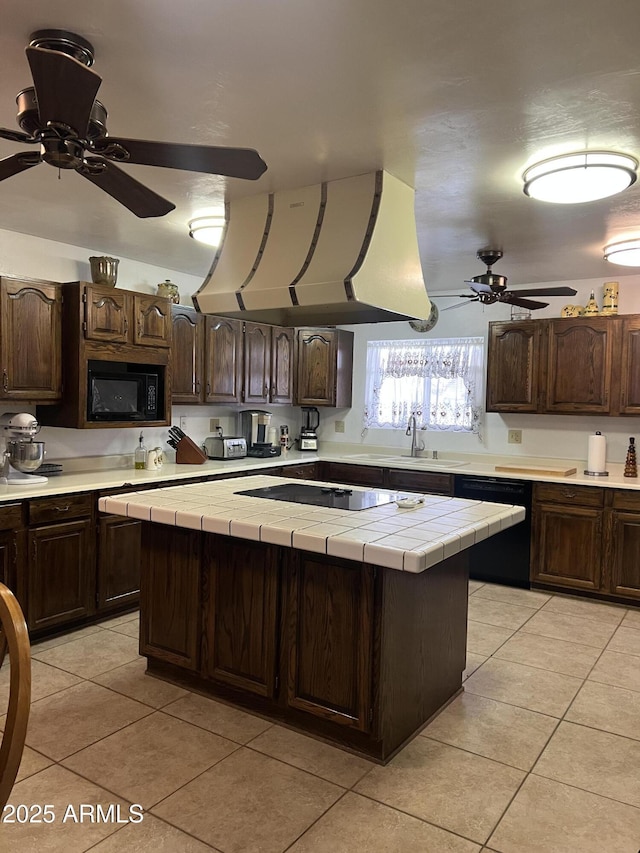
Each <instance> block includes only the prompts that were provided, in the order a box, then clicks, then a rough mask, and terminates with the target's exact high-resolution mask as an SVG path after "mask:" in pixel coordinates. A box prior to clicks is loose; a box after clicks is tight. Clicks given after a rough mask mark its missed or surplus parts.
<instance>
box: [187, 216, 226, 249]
mask: <svg viewBox="0 0 640 853" xmlns="http://www.w3.org/2000/svg"><path fill="white" fill-rule="evenodd" d="M225 223H226V220H225V218H224V216H196V218H195V219H191V220H190V221H189V237H193V239H194V240H197V241H198V242H199V243H206V245H207V246H213V247H214V248H217V247H218V246H219V245H220V242H221V241H222V235H223V234H224V227H225Z"/></svg>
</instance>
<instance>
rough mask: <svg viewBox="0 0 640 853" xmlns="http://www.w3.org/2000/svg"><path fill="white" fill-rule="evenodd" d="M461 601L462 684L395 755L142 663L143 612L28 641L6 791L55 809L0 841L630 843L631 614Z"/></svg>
mask: <svg viewBox="0 0 640 853" xmlns="http://www.w3.org/2000/svg"><path fill="white" fill-rule="evenodd" d="M469 616H470V620H469V651H468V659H467V664H468V665H467V670H466V673H465V675H466V680H465V691H464V693H463V694H462V695H461V696H459V697H458V698H457V699H456V700H455V701H454V702H453V703H452V704H451V705H450V706H449V707H448V708H447V709H446V710H445V711H444V712H443V713H442V714H440V716H439V717H438V718H437V719H436V720H434V721H433V722H432V723H431V725H430V726H428V727H427V728H425V729H424V731H423V732H422V733H421V734H420V735H419V736H418V737H416V738H415V739H414V740H413V741H412V742H411V743H410V744H408V745H407V746H406V747H405V748H404V749H403V750H402V751H401V752H400V753H399V754H398V755H397V756H396V758H394V759H393V761H391V762H390V763H389V764H388V765H387V766H386V767H379V766H377V765H374V764H373V763H371V762H369V761H367V760H364V759H362V758H357V757H355V756H352V755H349V754H348V753H346V752H343V751H342V750H339V749H335V748H334V747H331V746H328V745H326V744H323V743H320V742H318V741H315V740H313V739H311V738H308V737H305V736H303V735H300V734H297V733H295V732H292V731H289V730H288V729H285V728H283V727H281V726H278V725H272V724H271V723H269V722H268V721H265V720H263V719H261V718H259V717H255V716H252V715H250V714H246V713H243V712H241V711H237V710H235V709H233V708H230V707H228V706H226V705H224V704H222V703H219V702H215V701H213V700H211V699H207V698H204V697H202V696H200V695H196V694H193V693H190V692H188V691H186V690H182V689H180V688H177V687H174V686H172V685H169V684H166V683H164V682H162V681H158V680H156V679H153V678H151V677H149V676H147V675H145V673H144V669H145V661H144V659H142V658H140V657H139V656H138V653H137V640H136V635H137V617H136V615H135V614H130V615H126V616H122V617H118V618H116V619H112V620H110V621H108V622H104V623H102V624H101V625H100V626H96V627H91V628H86V629H84V630H82V631H77V632H75V633H74V634H69V635H67V636H66V637H63V638H57V639H55V640H50V641H47V642H44V643H40V644H37V645H35V646H34V647H33V704H32V712H31V718H30V723H29V732H28V737H27V748H26V750H25V754H24V759H23V762H22V766H21V769H20V775H19V781H18V783H17V784H16V786H15V788H14V790H13V793H12V797H11V800H10V802H11V803H12V804H13V805H16V806H17V805H18V804H23V805H27V806H33V805H34V804H39V805H45V804H48V805H50V806H51V807H52V809H51V810H50V811H52V812H53V814H54V816H55V819H54V821H53V822H52V823H50V824H47V823H36V822H34V821H33V818H34V817H37V815H36V813H35V812H34V811H33V810H32V812H31V818H32V820H31V821H30V822H26V823H12V824H8V823H4V824H3V825H1V826H0V853H4V851H7V853H8V851H21V853H31V851H33V853H36V851H38V853H40V851H45V853H49V851H51V853H81V851H86V850H93V851H96V853H205V851H207V850H215V851H220V853H282V851H290V853H404V852H405V851H406V853H474V852H475V853H480V851H499V853H638V851H639V850H640V611H638V610H637V609H636V610H627V609H625V608H623V607H616V606H613V605H607V604H600V603H595V602H593V601H587V600H584V599H576V598H569V597H562V596H551V595H547V594H543V593H539V592H528V591H522V590H514V589H510V588H506V587H500V586H495V585H490V584H478V583H474V582H472V583H471V584H470V606H469ZM7 680H8V673H7V671H6V668H5V669H3V671H2V672H0V701H2V700H5V701H6V694H7ZM80 804H86V805H92V806H93V807H94V813H95V809H96V807H97V805H98V804H101V806H102V808H103V810H104V811H106V810H107V809H108V808H109V806H111V805H112V806H113V809H112V811H111V812H107V815H108V816H109V817H110V819H109V820H107V821H106V822H105V821H96V820H93V821H92V820H91V813H90V812H89V811H88V810H87V811H86V812H85V814H84V816H83V820H82V821H80V816H79V806H80ZM131 804H140V805H141V807H142V808H143V809H144V813H143V814H144V818H143V820H142V821H141V822H139V823H134V822H127V821H126V818H127V817H128V816H129V814H130V812H129V807H130V805H131ZM69 805H71V806H73V807H74V810H73V811H72V812H71V811H69V810H68V807H69ZM117 806H119V807H120V811H119V813H118V812H117V811H116V807H117ZM118 815H119V817H120V821H121V822H120V823H118V822H117V817H118ZM23 816H24V810H23ZM65 816H66V819H64V818H65Z"/></svg>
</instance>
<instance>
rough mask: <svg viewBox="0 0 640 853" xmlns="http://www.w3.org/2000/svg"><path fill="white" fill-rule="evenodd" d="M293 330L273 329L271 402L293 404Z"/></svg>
mask: <svg viewBox="0 0 640 853" xmlns="http://www.w3.org/2000/svg"><path fill="white" fill-rule="evenodd" d="M294 340H295V339H294V331H293V329H285V328H281V327H279V326H274V327H273V328H272V329H271V402H272V403H293V363H294V362H293V347H294Z"/></svg>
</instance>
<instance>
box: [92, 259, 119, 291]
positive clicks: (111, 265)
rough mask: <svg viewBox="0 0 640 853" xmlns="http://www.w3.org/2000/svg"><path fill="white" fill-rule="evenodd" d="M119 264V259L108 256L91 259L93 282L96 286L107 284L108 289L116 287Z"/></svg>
mask: <svg viewBox="0 0 640 853" xmlns="http://www.w3.org/2000/svg"><path fill="white" fill-rule="evenodd" d="M119 263H120V261H119V260H118V258H110V257H108V256H107V255H98V256H94V257H92V258H89V264H90V266H91V281H92V282H93V283H94V284H106V285H107V286H108V287H115V286H116V280H117V278H118V264H119Z"/></svg>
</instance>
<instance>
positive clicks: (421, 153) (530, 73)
mask: <svg viewBox="0 0 640 853" xmlns="http://www.w3.org/2000/svg"><path fill="white" fill-rule="evenodd" d="M2 13H3V14H2V28H1V29H0V125H2V126H4V127H9V128H16V127H17V126H16V124H15V112H16V110H15V96H16V94H17V93H18V91H19V90H20V89H22V88H24V87H25V86H28V85H31V78H30V74H29V68H28V64H27V61H26V57H25V54H24V48H25V47H26V45H27V43H28V39H29V35H30V33H31V32H32V31H34V30H36V29H42V28H48V27H55V28H64V29H69V30H72V31H74V32H77V33H79V34H80V35H82V36H84V37H85V38H87V39H89V41H91V42H92V43H93V45H94V47H95V51H96V63H95V65H94V70H95V71H97V72H98V74H100V75H101V76H102V78H103V84H102V86H101V89H100V91H99V93H98V97H99V99H100V100H101V101H102V102H103V103H104V104H105V106H106V107H107V109H108V111H109V120H108V127H109V131H110V132H111V133H112V134H113V135H122V136H128V137H134V138H141V139H159V140H166V141H171V142H196V143H201V144H212V145H233V146H245V147H251V148H256V149H257V150H258V151H259V152H260V154H261V155H262V157H263V158H264V160H265V161H266V162H267V164H268V166H269V168H268V171H267V172H266V173H265V175H264V176H263V177H262V178H261V179H260V180H259V181H257V182H244V181H239V180H225V179H222V178H219V177H216V176H206V175H200V174H195V173H190V172H177V171H174V170H168V169H160V168H152V167H146V166H130V167H128V168H129V171H130V173H131V174H132V175H134V177H136V178H137V179H138V180H141V181H143V182H144V183H146V184H148V185H149V186H150V187H151V188H152V189H154V190H155V191H156V192H158V193H160V194H161V195H163V196H165V197H166V198H169V199H171V200H172V201H173V202H174V203H175V204H176V206H177V207H176V210H175V211H173V212H172V213H170V214H169V215H167V216H165V217H163V218H162V219H157V220H138V219H136V217H135V216H133V214H131V213H129V211H128V210H126V209H125V208H124V207H121V206H120V205H118V204H117V203H116V202H115V201H113V200H112V199H111V198H110V197H109V196H107V195H106V194H104V193H102V192H100V191H99V190H98V189H96V188H95V187H94V186H92V185H91V184H90V183H89V182H88V181H85V180H82V179H81V178H80V177H79V176H78V175H76V174H74V173H73V172H68V173H62V175H61V176H60V177H59V176H58V173H57V171H56V170H55V169H53V168H51V167H49V166H46V165H45V164H41V165H40V166H38V167H37V168H35V169H32V170H29V171H28V172H24V173H22V174H19V175H16V176H14V177H12V178H10V179H8V180H6V181H4V182H3V183H2V184H0V228H3V229H8V230H14V231H19V232H24V233H27V234H35V235H38V236H41V237H46V238H48V239H51V240H56V241H60V242H66V243H73V244H76V245H80V246H86V247H87V248H90V249H92V250H98V251H103V252H105V253H109V254H112V255H115V256H125V257H130V258H136V259H139V260H141V261H146V262H149V263H153V264H156V265H159V266H164V267H166V268H167V269H171V270H181V271H183V272H188V273H191V274H194V275H201V274H202V275H204V273H205V272H206V270H207V269H208V267H209V262H210V254H211V253H210V250H207V249H206V248H204V247H202V246H200V245H198V244H196V243H195V241H193V240H191V239H189V237H188V236H187V229H186V222H187V220H188V219H190V218H191V217H192V216H193V215H194V214H195V213H197V212H198V211H199V210H200V209H201V208H205V207H210V206H216V205H219V204H221V203H222V202H224V201H225V200H228V199H232V198H234V197H238V196H240V195H246V194H253V193H258V192H266V191H271V190H277V189H283V188H292V187H295V186H303V185H306V184H311V183H317V182H319V181H321V180H325V179H329V180H331V179H336V178H342V177H346V176H349V175H355V174H360V173H362V172H368V171H372V170H375V169H379V168H384V169H386V170H388V171H389V172H391V173H392V174H394V175H396V176H397V177H399V178H401V179H402V180H404V181H406V182H407V183H409V184H411V185H412V186H414V187H415V188H416V214H417V226H418V238H419V244H420V252H421V258H422V264H423V269H424V273H425V278H426V281H427V286H428V289H429V290H430V291H431V292H434V291H435V292H437V291H442V290H454V291H455V290H460V287H461V283H462V280H463V279H464V278H468V277H469V276H472V275H476V274H478V273H481V272H483V271H484V270H483V268H482V265H481V264H480V262H479V261H478V260H477V259H476V257H475V255H476V251H477V250H478V249H479V248H482V247H484V246H487V245H492V246H496V247H500V248H502V249H503V250H504V252H505V257H504V259H503V260H502V261H501V262H500V265H499V267H498V268H497V269H496V272H499V273H501V274H503V275H507V276H508V277H509V283H510V285H516V286H517V285H518V284H525V283H529V282H536V281H558V280H571V279H582V278H593V277H604V278H611V277H612V276H615V275H616V274H617V275H622V274H624V273H625V268H623V267H614V266H612V265H609V264H606V263H605V262H604V261H603V260H602V247H603V246H604V245H605V243H607V242H611V241H614V240H619V239H623V238H624V237H626V236H627V235H629V234H632V233H640V210H639V206H640V182H639V183H638V185H636V186H633V187H631V188H630V189H629V190H627V191H626V192H625V193H623V194H621V195H619V196H617V197H615V198H613V199H609V200H606V199H605V200H603V201H599V202H592V203H589V204H586V205H577V206H573V207H565V206H555V205H547V204H543V203H541V202H535V201H533V200H531V199H528V198H527V197H526V196H525V195H524V194H523V192H522V184H521V180H520V175H521V173H522V171H523V168H524V167H525V166H526V165H528V164H530V163H531V162H532V161H533V160H535V159H541V158H543V157H545V156H549V155H550V154H553V153H560V152H566V151H571V150H580V149H583V148H585V147H589V148H592V149H600V148H606V149H612V150H620V151H623V152H627V153H631V154H635V155H636V156H637V157H638V156H640V109H639V107H640V86H639V83H640V79H639V77H640V51H639V50H638V35H637V34H638V31H639V27H640V4H638V3H637V0H610V2H608V3H600V2H593V0H563V2H561V3H559V2H557V0H553V2H552V0H529V2H528V3H526V4H525V3H522V2H514V0H484V2H483V3H478V2H477V0H456V1H455V2H451V0H395V2H389V0H323V2H321V3H319V2H318V0H269V2H265V0H224V2H223V0H182V2H180V3H176V2H174V0H171V2H170V0H128V2H127V0H108V2H103V3H99V4H98V3H91V2H87V0H82V2H77V0H59V2H56V3H51V2H50V0H48V2H44V0H29V1H28V2H25V0H3V3H2ZM18 150H25V148H24V146H19V145H18V144H13V143H9V142H5V141H0V157H5V156H9V155H11V154H14V153H16V151H18ZM125 168H126V167H125ZM0 268H1V259H0ZM626 272H630V271H628V270H627V271H626Z"/></svg>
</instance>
